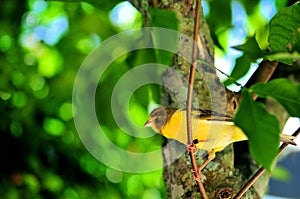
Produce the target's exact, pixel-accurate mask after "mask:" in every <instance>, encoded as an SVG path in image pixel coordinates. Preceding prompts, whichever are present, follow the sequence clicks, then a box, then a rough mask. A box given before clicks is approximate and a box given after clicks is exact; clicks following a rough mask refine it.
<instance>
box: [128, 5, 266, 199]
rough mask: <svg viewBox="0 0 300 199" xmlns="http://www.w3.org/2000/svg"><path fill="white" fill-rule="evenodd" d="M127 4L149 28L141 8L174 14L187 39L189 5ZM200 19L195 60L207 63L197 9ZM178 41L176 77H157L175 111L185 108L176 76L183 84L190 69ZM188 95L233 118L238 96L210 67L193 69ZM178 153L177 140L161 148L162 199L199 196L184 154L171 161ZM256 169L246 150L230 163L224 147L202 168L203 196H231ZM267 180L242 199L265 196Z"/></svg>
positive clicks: (208, 48)
mask: <svg viewBox="0 0 300 199" xmlns="http://www.w3.org/2000/svg"><path fill="white" fill-rule="evenodd" d="M132 3H133V5H134V6H136V7H137V9H138V10H139V11H140V12H141V13H142V16H143V19H144V21H145V23H146V25H147V26H149V25H150V26H151V24H150V20H149V13H148V10H147V9H148V8H149V7H156V8H159V9H167V10H171V11H173V12H175V13H176V15H177V18H178V21H179V32H181V33H184V34H186V35H187V36H189V37H191V38H193V25H194V17H195V16H194V4H193V3H194V2H193V1H191V0H185V1H171V0H166V1H160V2H159V3H157V1H155V0H141V1H138V0H134V1H132ZM200 17H201V18H200V29H199V38H200V42H199V50H200V52H199V54H200V56H201V57H200V58H201V59H203V60H205V61H206V62H208V63H209V64H211V65H213V64H214V61H213V57H214V46H213V42H212V39H211V37H210V32H209V28H208V26H207V24H206V21H205V19H204V17H203V14H202V11H201V15H200ZM220 20H221V19H220ZM184 42H185V41H182V40H180V38H179V40H178V54H177V55H175V56H174V62H173V66H172V68H174V69H175V70H176V71H177V72H178V73H175V72H174V70H166V71H165V73H164V74H163V77H162V79H163V84H164V86H165V87H166V88H172V89H166V90H164V93H163V94H162V104H165V105H167V106H172V107H176V108H183V107H185V105H186V93H187V85H186V84H185V83H182V82H184V81H182V80H181V79H180V76H179V75H178V74H181V75H183V77H184V78H185V80H186V82H188V76H189V68H190V63H188V62H187V61H186V60H184V59H183V58H182V57H181V56H180V55H186V54H190V56H192V53H191V52H189V51H190V49H192V48H191V46H189V47H188V48H185V47H184V46H187V44H186V43H184ZM190 45H192V43H191V44H190ZM178 82H179V83H178ZM170 90H172V92H170ZM174 91H175V92H174ZM174 93H175V94H174ZM193 93H194V97H195V98H194V101H193V107H194V108H202V109H212V110H214V111H217V112H220V113H226V114H227V115H231V116H233V114H234V113H235V111H236V109H237V107H238V98H239V95H238V94H237V93H232V92H229V91H227V90H226V89H224V86H223V85H222V83H221V82H220V80H219V78H218V76H217V74H216V71H215V69H213V68H210V67H208V66H206V65H203V64H198V65H197V72H196V75H195V83H194V91H193ZM168 142H169V140H168ZM244 145H245V143H244V144H242V145H241V144H239V147H241V146H242V147H241V148H242V149H244V148H245V146H244ZM246 148H247V146H246ZM182 150H185V146H184V145H182V144H180V143H177V142H175V144H174V143H173V146H172V147H171V148H170V147H169V148H166V149H164V150H163V157H164V163H165V165H169V166H167V167H165V168H164V180H165V186H166V191H167V193H166V198H201V196H200V193H199V190H198V186H197V184H196V182H195V180H194V179H193V177H192V172H191V164H190V158H189V154H188V152H185V153H184V154H183V155H182V156H181V157H180V158H178V159H177V160H176V161H175V162H172V160H173V159H174V158H176V157H178V154H179V153H180V151H182ZM196 158H197V161H198V164H199V165H201V163H203V162H204V160H205V159H206V158H207V157H206V154H205V153H204V152H203V151H199V152H198V153H197V154H196ZM237 164H240V165H237ZM256 169H257V166H256V164H255V163H254V162H253V161H252V159H251V158H250V156H249V152H248V151H247V150H245V154H239V157H238V158H237V161H236V164H235V157H234V150H233V146H232V145H230V146H228V147H226V149H225V150H224V151H222V152H218V153H217V154H216V158H215V159H214V160H213V161H212V162H211V163H210V164H209V165H208V166H207V167H206V168H205V169H204V170H203V174H202V181H203V183H204V187H205V189H206V192H207V196H208V198H231V197H232V196H234V195H235V194H236V193H237V192H238V191H239V190H240V188H241V187H242V186H243V185H244V184H245V183H246V182H247V179H248V178H249V177H250V176H251V174H252V173H253V172H254V171H255V170H256ZM267 182H268V177H267V176H266V175H265V176H264V177H262V178H261V180H260V181H259V182H257V183H256V185H257V186H254V188H251V189H250V190H249V191H248V192H247V193H246V194H245V196H244V197H243V198H261V197H262V196H263V194H264V192H265V187H266V185H267Z"/></svg>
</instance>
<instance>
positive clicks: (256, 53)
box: [233, 37, 264, 61]
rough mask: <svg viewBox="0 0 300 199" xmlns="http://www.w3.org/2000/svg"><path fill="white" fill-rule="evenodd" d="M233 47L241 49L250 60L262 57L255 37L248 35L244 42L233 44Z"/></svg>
mask: <svg viewBox="0 0 300 199" xmlns="http://www.w3.org/2000/svg"><path fill="white" fill-rule="evenodd" d="M233 48H235V49H237V50H240V51H243V52H244V54H246V55H247V56H248V57H249V58H250V59H252V60H254V61H255V60H257V59H258V58H261V57H263V55H264V53H263V51H262V50H261V49H260V47H259V45H258V43H257V41H256V39H255V37H250V38H248V40H247V41H246V43H244V44H242V45H239V46H234V47H233Z"/></svg>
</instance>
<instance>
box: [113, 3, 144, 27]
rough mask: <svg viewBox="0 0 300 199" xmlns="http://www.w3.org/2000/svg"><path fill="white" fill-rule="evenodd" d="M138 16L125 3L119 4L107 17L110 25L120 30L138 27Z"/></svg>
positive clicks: (128, 4) (134, 10) (135, 11)
mask: <svg viewBox="0 0 300 199" xmlns="http://www.w3.org/2000/svg"><path fill="white" fill-rule="evenodd" d="M138 16H139V12H138V11H137V10H136V9H135V8H134V7H133V6H132V5H131V4H130V3H129V2H127V1H125V2H122V3H119V4H118V5H117V6H116V7H115V8H114V9H113V10H112V11H111V13H110V15H109V17H110V20H111V21H112V23H113V24H114V25H115V26H117V27H119V28H121V29H122V30H128V29H131V28H138V27H140V24H139V23H138V22H137V20H136V19H137V18H138ZM139 17H140V16H139Z"/></svg>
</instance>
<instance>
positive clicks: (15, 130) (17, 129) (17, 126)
mask: <svg viewBox="0 0 300 199" xmlns="http://www.w3.org/2000/svg"><path fill="white" fill-rule="evenodd" d="M10 132H11V134H13V136H15V137H20V136H21V135H22V134H23V128H22V125H21V123H20V122H18V121H13V122H11V123H10Z"/></svg>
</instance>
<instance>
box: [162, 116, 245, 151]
mask: <svg viewBox="0 0 300 199" xmlns="http://www.w3.org/2000/svg"><path fill="white" fill-rule="evenodd" d="M186 131H187V127H186V112H185V111H176V112H175V113H174V114H173V115H172V118H171V120H170V121H168V122H167V124H165V126H164V128H163V129H162V131H161V133H162V135H164V136H165V137H167V138H172V139H176V140H177V141H179V142H181V143H183V144H187V133H186ZM192 136H193V140H195V139H197V141H196V142H197V143H196V146H197V148H199V149H202V150H206V151H211V150H214V151H215V152H217V151H221V150H223V149H224V147H226V146H227V145H229V144H231V143H233V142H237V141H241V140H247V137H246V135H245V134H244V133H243V131H242V130H241V129H240V128H239V127H237V126H235V125H234V124H233V123H232V122H228V121H209V120H201V119H199V118H195V117H192Z"/></svg>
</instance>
